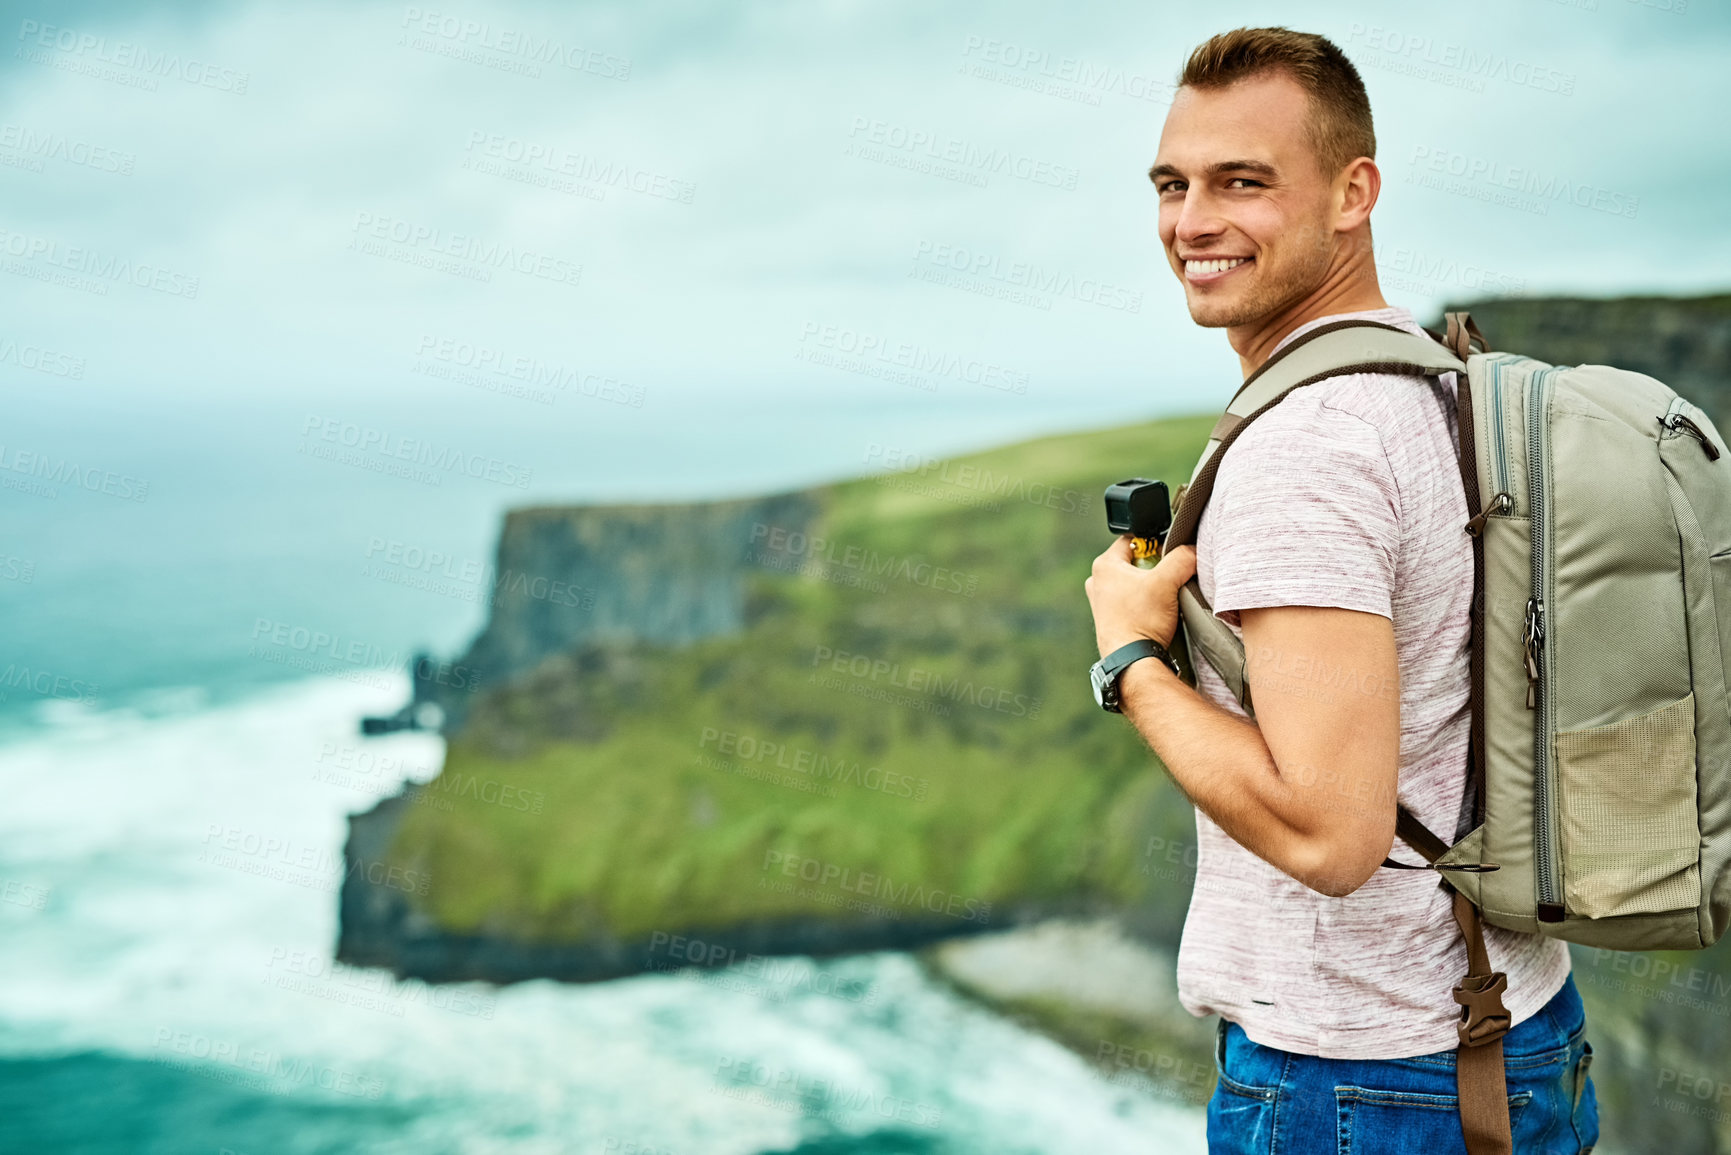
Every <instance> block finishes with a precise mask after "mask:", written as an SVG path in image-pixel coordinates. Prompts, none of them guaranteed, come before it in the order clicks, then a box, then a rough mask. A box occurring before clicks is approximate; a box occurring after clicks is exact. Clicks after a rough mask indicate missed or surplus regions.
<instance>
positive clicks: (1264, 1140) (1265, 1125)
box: [1206, 1019, 1280, 1155]
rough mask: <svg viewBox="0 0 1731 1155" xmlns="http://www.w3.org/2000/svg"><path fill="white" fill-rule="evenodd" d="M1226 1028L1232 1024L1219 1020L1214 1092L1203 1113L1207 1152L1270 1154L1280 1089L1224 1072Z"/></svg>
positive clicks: (1241, 1041) (1247, 1154)
mask: <svg viewBox="0 0 1731 1155" xmlns="http://www.w3.org/2000/svg"><path fill="white" fill-rule="evenodd" d="M1229 1030H1231V1024H1230V1023H1228V1022H1227V1021H1226V1020H1225V1019H1222V1020H1221V1021H1220V1025H1219V1027H1218V1033H1217V1034H1216V1036H1215V1043H1214V1073H1215V1076H1216V1082H1215V1084H1214V1094H1213V1095H1211V1096H1210V1097H1209V1099H1208V1109H1207V1112H1206V1122H1207V1128H1208V1152H1209V1155H1269V1153H1270V1152H1272V1151H1273V1150H1274V1104H1275V1100H1276V1099H1277V1098H1278V1097H1279V1095H1280V1088H1279V1087H1277V1086H1275V1087H1269V1086H1257V1085H1255V1084H1251V1083H1246V1082H1242V1081H1240V1080H1238V1079H1234V1078H1233V1077H1232V1076H1231V1075H1228V1074H1227V1073H1226V1044H1227V1033H1228V1031H1229ZM1241 1031H1242V1029H1241ZM1248 1043H1249V1040H1248V1039H1241V1040H1240V1044H1241V1045H1245V1044H1248ZM1241 1073H1242V1072H1241Z"/></svg>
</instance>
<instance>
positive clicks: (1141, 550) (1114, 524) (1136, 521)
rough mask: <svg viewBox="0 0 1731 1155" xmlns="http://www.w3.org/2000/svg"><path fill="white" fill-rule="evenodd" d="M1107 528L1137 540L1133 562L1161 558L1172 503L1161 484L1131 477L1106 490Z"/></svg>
mask: <svg viewBox="0 0 1731 1155" xmlns="http://www.w3.org/2000/svg"><path fill="white" fill-rule="evenodd" d="M1106 526H1107V528H1108V529H1110V530H1111V531H1112V532H1113V533H1114V534H1121V533H1127V534H1129V535H1130V536H1131V537H1133V538H1135V539H1136V542H1135V546H1136V559H1137V560H1138V561H1140V560H1141V559H1142V558H1144V557H1158V556H1160V547H1161V546H1162V545H1164V544H1165V543H1166V533H1167V531H1168V530H1170V529H1171V528H1172V499H1171V498H1170V496H1168V494H1167V493H1166V483H1165V482H1164V481H1150V480H1148V479H1147V478H1146V477H1132V478H1129V479H1128V480H1125V481H1120V482H1118V483H1117V484H1116V485H1108V486H1107V487H1106Z"/></svg>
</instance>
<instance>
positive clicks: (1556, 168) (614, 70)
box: [0, 0, 1731, 493]
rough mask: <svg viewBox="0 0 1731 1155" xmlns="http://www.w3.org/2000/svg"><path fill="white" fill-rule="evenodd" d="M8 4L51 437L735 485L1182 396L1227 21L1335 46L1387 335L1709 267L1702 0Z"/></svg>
mask: <svg viewBox="0 0 1731 1155" xmlns="http://www.w3.org/2000/svg"><path fill="white" fill-rule="evenodd" d="M5 11H6V12H7V13H8V16H7V18H6V24H5V25H4V26H3V27H4V29H5V34H6V38H7V41H8V42H9V49H8V51H6V52H5V53H3V54H0V273H4V274H5V275H0V386H4V388H5V389H6V392H7V395H8V396H9V397H10V399H11V401H12V402H13V403H14V405H15V408H14V413H15V414H16V415H18V416H19V417H20V419H21V420H22V421H23V422H24V424H25V427H31V426H30V423H31V422H35V423H36V425H35V426H34V428H36V429H37V430H38V431H41V432H42V435H43V436H45V437H50V433H51V432H52V431H55V430H58V431H60V433H65V432H66V431H67V430H71V429H74V428H77V429H81V430H86V431H89V430H94V429H96V428H98V427H103V428H111V429H112V430H113V431H115V435H117V436H118V435H119V433H121V432H124V431H125V430H126V429H129V428H137V427H138V425H139V423H140V422H148V421H149V420H150V415H152V414H160V413H164V412H179V413H193V412H201V413H206V414H217V415H220V416H219V417H218V418H213V421H214V422H215V424H213V425H212V426H211V427H210V429H211V432H210V433H209V434H208V435H209V436H215V435H216V434H215V430H217V429H218V428H221V427H224V425H223V423H227V425H226V427H228V428H237V423H240V424H244V423H246V422H247V421H248V420H249V416H248V415H249V414H252V415H255V416H256V418H257V420H259V421H267V420H268V421H279V422H281V421H290V422H292V421H297V420H300V418H299V417H297V416H294V415H296V414H301V413H303V412H304V413H306V414H314V413H318V414H323V413H326V412H336V413H337V414H338V416H339V417H340V418H342V419H343V420H348V419H349V418H350V416H351V415H357V414H366V415H370V418H369V419H376V420H383V418H380V417H379V416H378V415H380V414H393V413H394V414H397V415H398V417H397V420H398V421H399V422H400V423H401V424H402V425H403V426H404V427H405V428H408V429H411V430H417V429H421V428H423V427H424V428H429V429H432V428H436V429H442V430H445V431H447V432H448V431H450V430H453V429H460V430H466V431H470V432H471V433H472V435H473V436H474V437H476V438H478V439H480V440H482V441H489V439H490V440H491V442H494V443H498V444H506V443H510V442H512V439H513V438H519V437H520V438H533V437H535V436H537V435H540V436H556V437H569V438H570V439H571V442H570V443H572V444H577V443H578V442H579V441H580V440H581V438H582V437H584V436H589V437H600V438H603V439H604V440H605V441H606V442H607V443H608V445H610V446H612V447H613V448H614V449H617V447H618V446H619V445H622V444H626V443H630V444H631V445H633V446H636V447H637V449H635V450H634V451H633V452H638V451H641V450H642V449H643V447H644V446H648V445H651V444H656V445H660V446H662V447H663V448H665V450H666V451H667V452H669V453H671V454H674V455H676V456H677V455H682V454H688V453H689V452H693V451H695V447H698V446H702V445H705V444H708V445H711V446H713V445H715V444H716V443H718V442H721V443H725V444H726V445H729V446H733V447H735V448H736V449H737V452H736V453H735V454H734V456H732V457H730V458H728V460H729V461H730V462H732V463H733V464H732V465H729V466H727V467H726V468H722V467H719V466H718V469H719V472H718V474H717V477H716V484H718V485H721V486H722V487H723V488H725V487H726V485H728V484H735V485H738V486H745V487H749V486H751V485H757V484H767V483H768V482H770V481H773V480H774V479H776V478H780V477H786V478H788V479H789V480H797V479H801V478H804V477H806V476H808V475H818V474H822V473H824V472H825V471H826V470H827V471H828V473H829V474H830V475H838V476H839V475H845V474H848V473H852V472H858V467H857V465H856V464H855V463H856V462H857V461H858V460H859V459H860V454H859V453H858V452H857V451H856V450H857V449H858V446H857V445H854V444H853V441H857V440H858V439H859V438H860V437H861V436H862V435H863V434H862V432H861V431H862V430H866V429H868V428H869V429H870V430H872V432H871V434H870V435H871V436H873V437H878V436H886V435H888V434H885V433H883V432H882V431H883V430H886V429H888V430H896V431H899V432H897V433H896V435H897V436H900V437H901V438H902V439H903V440H905V441H906V442H908V443H909V444H911V445H920V446H930V447H933V448H943V447H945V446H959V445H975V444H987V443H992V442H995V441H1002V440H1006V439H1009V438H1011V437H1016V436H1031V435H1034V434H1037V433H1040V432H1043V431H1048V430H1054V429H1062V428H1084V427H1090V426H1098V425H1102V424H1109V423H1113V422H1116V421H1125V420H1132V419H1136V418H1138V417H1143V416H1148V415H1154V414H1160V413H1176V412H1197V411H1201V410H1204V409H1209V408H1218V407H1219V405H1220V404H1222V403H1223V402H1224V400H1225V399H1226V398H1227V397H1229V396H1230V394H1231V392H1232V390H1233V389H1234V388H1235V387H1236V362H1235V359H1234V358H1233V357H1232V356H1231V354H1230V352H1229V350H1228V349H1227V347H1226V344H1225V340H1224V336H1223V334H1221V333H1219V332H1217V331H1205V330H1198V329H1196V328H1195V327H1193V326H1192V325H1191V324H1190V323H1189V321H1188V318H1187V316H1186V315H1185V313H1184V310H1183V307H1182V297H1181V294H1180V291H1179V289H1178V287H1177V286H1176V284H1175V283H1174V282H1173V280H1172V277H1171V275H1170V273H1169V272H1168V271H1167V270H1166V268H1165V266H1164V264H1163V262H1162V259H1161V255H1160V249H1159V244H1158V239H1157V237H1156V234H1155V202H1154V198H1153V195H1152V192H1151V190H1150V187H1149V185H1148V183H1147V181H1146V178H1145V176H1144V173H1145V172H1146V169H1147V166H1148V164H1149V162H1150V160H1151V158H1152V156H1153V153H1154V149H1155V146H1156V143H1157V141H1158V136H1159V131H1160V126H1161V122H1162V118H1163V116H1164V114H1165V111H1166V107H1167V100H1168V97H1169V93H1170V82H1171V80H1172V78H1173V75H1174V73H1175V71H1176V70H1177V68H1178V67H1179V65H1180V63H1181V61H1182V59H1183V57H1184V55H1185V54H1186V52H1187V51H1188V49H1189V48H1190V47H1192V46H1193V45H1194V44H1195V43H1196V42H1197V41H1199V40H1200V39H1202V38H1204V37H1205V36H1207V35H1208V34H1210V33H1212V32H1214V31H1218V30H1220V29H1222V28H1225V27H1230V26H1233V25H1235V24H1241V23H1243V24H1266V23H1279V22H1285V23H1288V24H1290V25H1292V26H1294V27H1301V28H1304V29H1308V30H1314V31H1317V32H1321V33H1324V34H1326V35H1328V36H1330V37H1332V38H1334V39H1335V40H1336V41H1337V42H1338V43H1339V44H1340V45H1341V46H1342V47H1343V48H1345V49H1346V51H1347V52H1348V53H1349V55H1351V56H1352V57H1353V58H1354V59H1355V60H1356V61H1357V62H1358V64H1359V65H1360V68H1361V71H1362V72H1363V74H1364V76H1365V79H1366V82H1367V84H1368V86H1369V89H1370V94H1371V100H1372V105H1373V108H1374V110H1375V113H1376V118H1377V127H1378V140H1379V152H1378V160H1379V162H1380V164H1381V166H1382V169H1383V173H1384V180H1385V185H1384V189H1383V194H1382V200H1381V202H1380V203H1379V205H1378V207H1377V210H1376V218H1375V219H1376V222H1377V225H1376V227H1377V233H1376V235H1377V243H1378V251H1379V264H1380V265H1381V267H1382V270H1383V273H1384V288H1385V293H1386V295H1387V296H1388V297H1389V299H1390V300H1391V301H1393V302H1395V303H1399V304H1405V305H1408V306H1410V307H1412V308H1413V309H1414V310H1415V311H1416V312H1417V313H1418V314H1419V316H1420V319H1421V320H1429V319H1430V318H1431V316H1432V314H1433V313H1434V310H1435V309H1436V307H1437V306H1438V305H1439V304H1440V303H1441V302H1442V301H1444V300H1450V299H1452V300H1459V299H1463V298H1471V297H1473V296H1475V295H1481V294H1483V293H1484V292H1486V291H1487V289H1488V290H1490V291H1493V292H1519V293H1527V294H1537V293H1550V292H1580V293H1589V294H1616V293H1627V292H1696V291H1706V290H1713V289H1723V288H1725V286H1726V284H1727V280H1728V275H1727V274H1728V270H1731V231H1728V230H1727V229H1726V228H1725V227H1724V225H1723V213H1724V207H1725V204H1726V194H1725V186H1726V183H1727V180H1728V179H1731V140H1728V133H1727V129H1726V126H1725V123H1724V116H1725V110H1726V109H1727V108H1731V75H1728V74H1731V70H1728V69H1727V68H1725V66H1724V62H1725V60H1726V59H1727V58H1728V57H1727V49H1728V47H1731V45H1728V43H1727V41H1728V40H1731V18H1728V17H1727V14H1726V9H1725V7H1724V5H1723V4H1721V3H1717V2H1714V0H1574V2H1571V3H1563V2H1558V0H1462V2H1460V3H1455V4H1447V5H1426V6H1422V7H1420V6H1398V7H1397V6H1395V5H1390V4H1378V3H1373V2H1369V0H1362V2H1352V0H1341V2H1316V3H1310V4H1306V5H1303V6H1295V5H1293V4H1291V3H1282V4H1273V3H1248V2H1246V3H1232V2H1226V3H1212V4H1208V5H1178V4H1174V3H1167V2H1164V0H1160V2H1153V3H1137V4H1130V3H1112V4H1107V3H1087V4H1074V5H1056V4H1036V3H1027V2H1018V3H1000V4H991V5H987V4H944V5H932V4H915V3H909V2H894V0H880V2H877V3H863V2H851V0H801V2H798V3H795V2H781V3H770V2H755V0H739V2H735V3H725V4H723V3H700V2H691V0H681V2H674V3H662V4H653V5H648V4H631V3H624V2H619V3H593V4H583V5H568V4H533V3H507V2H498V3H494V2H488V0H456V2H455V3H453V4H451V5H448V6H447V5H444V4H437V5H435V4H434V3H426V4H421V5H405V4H401V3H388V4H372V3H355V2H348V0H346V2H344V3H340V4H335V3H329V4H319V3H301V4H295V5H292V6H282V5H266V4H260V3H238V2H237V3H217V2H209V3H178V4H176V3H161V4H146V3H93V2H92V3H80V2H77V0H62V2H56V3H46V2H41V3H35V4H31V3H24V4H7V5H6V6H5ZM1299 12H1302V16H1300V15H1297V14H1296V13H1299ZM1511 185H1512V186H1514V188H1513V191H1511V189H1510V187H1508V186H1511ZM1547 190H1549V191H1547ZM1030 279H1031V280H1033V281H1035V282H1037V283H1036V284H1033V285H1030V284H1028V283H1027V282H1028V281H1029V280H1030ZM8 343H9V344H8ZM26 362H30V363H28V364H27V363H26ZM273 406H274V407H275V408H273ZM297 407H298V408H297ZM868 413H870V414H875V415H877V416H874V417H871V418H869V419H868V418H867V417H865V416H863V415H865V414H868ZM266 414H274V416H269V417H268V418H267V417H266V416H265V415H266ZM789 414H803V415H805V416H806V417H807V418H809V420H808V421H807V422H806V424H805V425H799V424H798V423H797V422H796V423H795V424H794V425H788V424H787V423H786V422H785V421H783V422H782V423H780V424H778V423H777V422H778V418H777V417H776V416H774V415H780V418H786V417H787V416H788V415H789ZM883 414H888V415H889V416H888V417H884V416H882V415H883ZM285 415H286V416H285ZM355 419H356V420H359V419H360V418H358V417H356V418H355ZM869 421H880V422H888V424H883V425H869V424H861V423H862V422H869ZM800 429H806V430H808V432H804V433H802V432H799V431H798V430H800ZM790 430H793V432H789V431H790ZM59 435H60V434H59V433H55V434H53V436H59ZM67 435H70V434H67ZM237 436H238V433H237ZM849 438H852V439H853V441H849V440H848V439H849ZM50 439H51V440H52V437H50ZM790 439H791V440H798V441H802V442H805V443H806V444H805V445H804V446H803V447H792V446H789V445H788V444H787V441H788V440H790ZM843 442H846V443H847V444H846V445H845V446H843V445H842V443H843ZM747 447H749V448H747ZM838 447H840V448H838ZM593 448H594V456H593V460H594V461H596V462H600V461H603V460H606V457H605V451H606V449H607V446H602V445H596V446H594V447H593ZM682 459H683V458H682ZM748 459H749V461H750V462H752V465H751V467H750V468H746V466H745V465H743V464H741V463H742V462H744V461H746V460H748ZM729 470H731V472H729ZM556 472H557V471H556V470H555V471H552V472H549V471H548V470H545V469H544V470H543V472H542V474H541V476H542V477H549V478H550V477H552V476H554V474H555V473H556ZM603 472H605V471H603ZM650 472H652V471H650V470H647V469H646V470H645V471H644V476H648V474H649V473H650ZM724 475H725V476H724ZM562 476H563V483H564V485H565V487H566V489H570V490H587V491H591V492H596V493H602V492H608V491H609V488H610V487H609V485H608V484H607V483H606V478H604V477H601V476H599V475H598V474H597V473H596V470H595V469H592V470H591V471H590V472H589V473H587V474H585V473H583V471H582V470H581V469H579V468H577V467H576V466H571V467H570V468H568V469H567V470H566V472H565V473H564V474H563V475H562ZM619 476H620V475H619V474H618V472H617V470H614V471H612V472H609V473H608V477H613V478H615V479H617V478H618V477H619ZM632 484H634V485H638V486H639V487H641V486H642V485H644V484H645V483H644V481H643V478H642V477H638V478H635V479H634V480H633V482H632ZM694 486H695V487H700V486H699V482H698V481H695V480H692V479H690V478H687V479H686V480H684V481H681V482H680V483H678V484H674V483H672V482H669V483H668V485H666V486H664V487H662V488H664V489H666V490H667V491H668V492H674V491H678V490H681V489H682V488H684V489H691V488H693V487H694ZM649 488H650V489H652V490H653V489H654V488H655V487H654V486H649ZM561 492H563V491H561Z"/></svg>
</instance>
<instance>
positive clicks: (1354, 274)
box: [1226, 245, 1388, 378]
mask: <svg viewBox="0 0 1731 1155" xmlns="http://www.w3.org/2000/svg"><path fill="white" fill-rule="evenodd" d="M1350 248H1351V251H1353V252H1355V253H1357V254H1359V255H1358V256H1355V257H1350V258H1346V259H1343V260H1336V261H1335V262H1333V263H1332V264H1331V265H1330V267H1329V270H1328V275H1327V276H1326V277H1324V278H1323V280H1322V283H1321V284H1319V285H1317V286H1316V288H1314V289H1312V290H1311V291H1310V292H1309V293H1308V294H1306V295H1305V296H1304V297H1302V298H1300V299H1299V300H1297V301H1294V302H1293V303H1292V304H1290V305H1288V306H1286V307H1285V308H1283V309H1281V310H1279V311H1278V312H1275V313H1270V314H1269V315H1268V316H1266V317H1258V318H1257V319H1256V320H1254V321H1250V322H1247V323H1245V324H1243V325H1233V326H1231V327H1230V328H1228V329H1227V330H1226V339H1227V340H1228V341H1230V342H1231V343H1232V350H1233V352H1235V353H1237V354H1238V363H1239V365H1240V366H1241V367H1242V368H1243V370H1244V376H1245V377H1246V378H1248V377H1249V376H1250V375H1251V374H1252V373H1254V372H1256V370H1257V369H1258V368H1259V367H1260V366H1261V365H1262V363H1263V362H1264V361H1266V360H1268V357H1269V355H1270V354H1271V353H1273V352H1274V349H1275V347H1276V346H1277V345H1279V344H1280V342H1281V341H1283V340H1285V339H1286V337H1287V336H1288V335H1289V334H1290V333H1292V331H1293V330H1295V329H1297V328H1298V327H1299V326H1300V325H1305V324H1308V323H1310V322H1311V321H1315V320H1317V319H1319V318H1321V317H1332V316H1334V315H1336V314H1338V313H1359V312H1364V311H1366V310H1369V309H1386V308H1388V302H1387V301H1385V300H1383V296H1382V288H1381V287H1380V286H1379V285H1378V284H1377V280H1376V265H1375V263H1374V262H1373V261H1372V260H1371V258H1370V246H1369V245H1352V246H1350Z"/></svg>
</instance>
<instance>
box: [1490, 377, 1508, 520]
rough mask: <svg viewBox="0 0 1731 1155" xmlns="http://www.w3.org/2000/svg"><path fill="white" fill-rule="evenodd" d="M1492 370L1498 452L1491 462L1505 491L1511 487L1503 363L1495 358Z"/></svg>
mask: <svg viewBox="0 0 1731 1155" xmlns="http://www.w3.org/2000/svg"><path fill="white" fill-rule="evenodd" d="M1490 370H1491V430H1492V435H1493V437H1494V438H1495V440H1496V452H1494V453H1492V454H1491V463H1492V465H1494V466H1495V467H1496V488H1497V490H1498V491H1499V492H1500V491H1505V490H1507V489H1508V487H1509V477H1508V472H1509V463H1508V454H1507V451H1506V450H1505V449H1504V447H1503V363H1502V362H1501V361H1500V360H1493V361H1491V363H1490Z"/></svg>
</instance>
